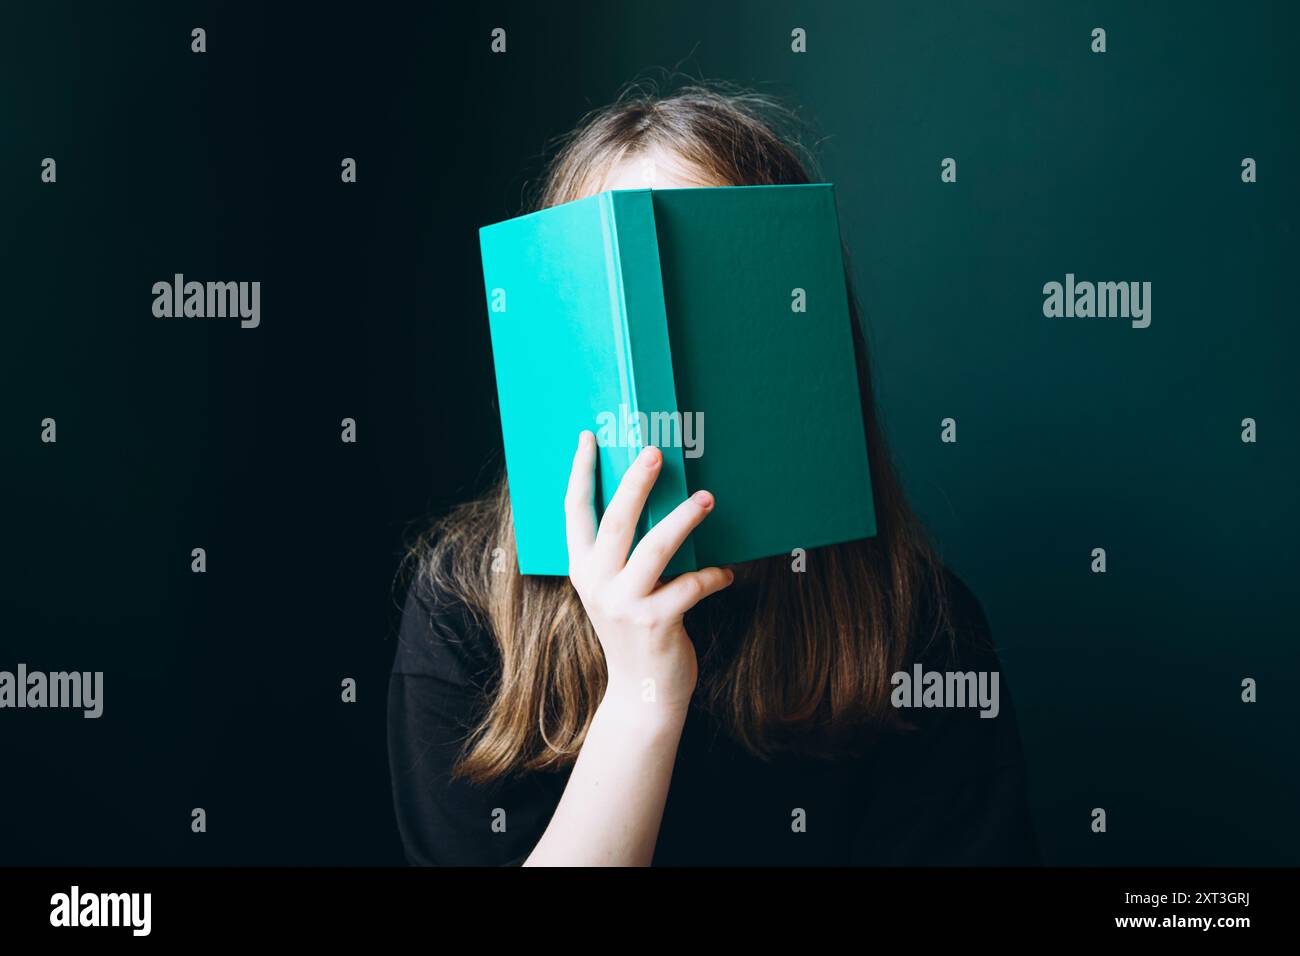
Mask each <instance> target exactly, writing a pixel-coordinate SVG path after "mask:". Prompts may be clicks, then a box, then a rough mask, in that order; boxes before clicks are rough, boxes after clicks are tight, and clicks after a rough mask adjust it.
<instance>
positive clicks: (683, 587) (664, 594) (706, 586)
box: [649, 568, 736, 618]
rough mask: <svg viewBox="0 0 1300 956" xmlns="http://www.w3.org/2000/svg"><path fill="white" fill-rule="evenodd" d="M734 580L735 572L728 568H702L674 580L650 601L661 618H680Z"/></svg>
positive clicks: (652, 595) (655, 593) (651, 596)
mask: <svg viewBox="0 0 1300 956" xmlns="http://www.w3.org/2000/svg"><path fill="white" fill-rule="evenodd" d="M734 580H736V575H735V572H733V571H728V570H727V569H726V568H701V569H700V570H699V571H691V572H689V573H687V574H682V575H678V576H677V577H675V578H673V579H672V580H671V581H669V582H668V583H667V584H665V585H664V586H663V587H661V588H660V589H659V590H658V591H655V592H654V593H653V594H651V595H650V597H649V601H650V604H651V606H652V607H654V608H655V609H656V610H657V611H658V613H659V615H660V616H661V617H665V618H666V617H680V616H681V615H683V614H685V613H686V612H687V611H689V610H690V609H691V608H693V607H695V605H697V604H699V603H700V602H701V601H703V600H704V599H705V598H706V597H708V596H709V595H710V594H717V593H718V592H719V591H721V590H722V589H723V588H725V587H727V586H728V585H730V584H731V582H732V581H734Z"/></svg>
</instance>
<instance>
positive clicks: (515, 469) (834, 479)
mask: <svg viewBox="0 0 1300 956" xmlns="http://www.w3.org/2000/svg"><path fill="white" fill-rule="evenodd" d="M479 240H480V248H481V252H482V260H483V277H484V284H485V289H486V292H487V302H488V321H489V326H490V329H491V338H492V355H493V362H494V365H495V369H496V382H497V397H498V403H499V406H500V412H501V432H502V437H503V439H504V444H505V458H506V477H507V480H508V482H509V486H510V505H511V512H512V515H513V519H514V528H515V544H516V548H517V551H518V555H519V570H520V572H521V573H523V574H554V575H563V574H567V573H568V563H569V562H568V549H567V544H566V541H565V522H564V494H565V489H566V487H567V485H568V479H569V472H570V469H571V467H572V463H573V455H574V451H575V450H576V448H577V441H578V433H579V432H580V431H582V430H583V429H590V430H591V431H593V432H594V433H595V434H596V439H597V446H598V456H597V457H598V465H597V471H598V474H597V479H598V480H597V492H596V501H595V506H596V514H597V517H598V518H599V516H600V515H601V514H603V512H604V509H605V508H606V507H607V506H608V504H609V501H610V499H611V498H612V497H613V495H614V491H615V490H616V489H617V487H618V483H619V480H620V479H621V478H622V477H623V474H624V473H625V472H626V471H627V469H628V467H629V466H630V465H631V464H632V462H633V461H635V460H636V457H637V455H638V454H639V453H640V451H641V449H642V448H643V447H644V446H645V445H647V444H652V445H655V446H657V447H658V448H660V449H661V450H662V451H663V454H664V466H663V470H662V472H661V473H660V475H659V478H658V480H657V481H656V482H655V486H654V489H653V490H652V492H651V494H650V498H649V500H648V501H647V503H646V507H645V510H644V512H643V513H642V522H641V527H640V528H639V529H638V536H637V537H638V540H639V539H640V537H641V535H643V534H644V533H645V532H646V531H647V530H648V529H649V528H651V527H653V526H654V525H655V524H656V523H657V522H659V521H660V520H661V519H662V518H664V516H666V515H667V514H668V513H669V512H670V511H672V509H673V508H675V507H676V506H677V505H678V504H680V503H681V502H682V501H683V500H685V499H686V498H687V496H689V495H690V494H692V493H693V492H695V491H699V490H701V489H706V490H708V491H710V492H712V493H713V494H714V496H715V497H716V501H717V503H716V506H715V508H714V510H713V512H712V513H711V514H710V515H709V516H708V517H707V518H705V520H704V522H703V524H701V525H700V526H699V527H698V528H697V529H696V530H695V532H694V533H693V534H692V535H691V537H690V538H689V539H688V540H687V541H686V543H685V544H684V545H683V546H682V548H681V549H680V550H679V551H678V552H677V554H676V556H675V557H674V558H673V560H672V562H671V563H670V564H669V566H668V569H667V572H666V573H668V574H680V573H682V572H685V571H690V570H696V569H698V568H702V567H708V566H710V565H726V564H734V563H738V562H742V561H749V560H753V559H756V558H762V557H767V556H771V555H777V554H790V553H791V552H792V551H793V550H794V549H795V548H804V549H807V548H815V547H819V546H821V545H827V544H835V543H838V542H842V541H851V540H855V539H859V538H867V537H871V536H873V535H875V533H876V521H875V510H874V505H873V499H872V490H871V476H870V471H869V467H868V460H867V443H866V436H865V433H864V429H863V421H862V408H861V398H860V393H859V389H858V376H857V367H856V364H855V362H854V355H853V338H852V326H851V324H850V323H851V322H852V318H851V315H850V312H849V305H848V294H847V289H846V285H845V275H844V261H843V258H842V253H841V247H840V232H839V222H838V218H837V215H836V211H835V194H834V189H833V187H831V186H830V185H822V184H818V185H798V186H735V187H715V188H701V189H653V190H651V189H636V190H614V191H610V192H603V193H600V194H598V195H595V196H590V197H587V198H585V199H579V200H577V201H575V202H570V203H566V204H564V205H561V206H554V207H552V208H550V209H545V210H542V211H540V212H535V213H531V214H529V215H526V216H520V217H517V218H515V219H510V220H507V221H505V222H500V223H496V224H494V225H490V226H485V227H483V228H482V229H481V230H480V232H479Z"/></svg>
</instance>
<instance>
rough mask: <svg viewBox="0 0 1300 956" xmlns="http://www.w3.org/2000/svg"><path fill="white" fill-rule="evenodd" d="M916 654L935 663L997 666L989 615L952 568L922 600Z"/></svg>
mask: <svg viewBox="0 0 1300 956" xmlns="http://www.w3.org/2000/svg"><path fill="white" fill-rule="evenodd" d="M919 617H920V622H921V623H920V628H919V632H918V634H917V645H916V649H915V657H916V659H917V660H919V661H921V662H923V663H925V664H927V665H931V666H934V667H939V668H943V667H948V668H953V667H976V666H984V667H996V665H997V652H996V649H995V644H994V639H993V634H992V631H991V630H990V628H989V621H988V616H987V615H986V614H985V613H984V606H983V605H982V604H981V603H980V600H979V598H978V597H976V596H975V592H974V591H972V590H971V588H970V586H969V585H967V584H966V582H965V581H964V580H963V579H962V578H961V577H959V576H958V575H957V574H956V573H955V572H954V571H953V570H952V569H951V568H949V567H947V566H942V567H940V569H939V572H938V575H937V581H936V582H935V583H933V584H932V585H931V586H930V587H929V588H927V589H926V591H925V593H924V595H923V597H922V600H921V613H920V616H919Z"/></svg>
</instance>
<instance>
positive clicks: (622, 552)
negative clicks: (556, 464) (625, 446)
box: [596, 445, 664, 570]
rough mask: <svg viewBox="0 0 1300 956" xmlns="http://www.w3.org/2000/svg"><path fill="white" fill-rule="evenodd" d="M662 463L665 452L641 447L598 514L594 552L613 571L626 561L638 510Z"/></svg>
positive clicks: (639, 517) (638, 515) (637, 518)
mask: <svg viewBox="0 0 1300 956" xmlns="http://www.w3.org/2000/svg"><path fill="white" fill-rule="evenodd" d="M663 463H664V455H663V452H661V451H660V450H659V449H658V448H655V447H654V446H653V445H647V446H646V447H645V448H644V449H642V451H641V454H640V455H638V456H637V459H636V461H634V462H633V463H632V467H631V468H629V469H628V470H627V472H626V473H625V474H624V475H623V480H622V481H620V482H619V483H618V490H616V491H615V492H614V497H613V498H612V499H611V500H610V502H609V507H608V508H606V509H605V513H604V514H603V515H601V518H600V528H599V529H598V530H597V531H596V554H597V556H598V559H599V560H600V561H601V562H602V563H604V564H605V565H606V566H607V567H609V568H611V569H612V570H621V569H622V567H623V564H624V562H626V561H627V553H628V551H629V550H630V549H631V547H632V538H633V537H634V536H635V535H636V525H637V522H638V521H639V520H640V519H641V509H642V508H644V507H645V500H646V498H647V497H648V496H649V494H650V488H651V486H653V485H654V483H655V479H656V478H658V477H659V470H660V468H661V466H662V465H663Z"/></svg>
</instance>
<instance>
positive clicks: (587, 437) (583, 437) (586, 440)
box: [578, 429, 591, 448]
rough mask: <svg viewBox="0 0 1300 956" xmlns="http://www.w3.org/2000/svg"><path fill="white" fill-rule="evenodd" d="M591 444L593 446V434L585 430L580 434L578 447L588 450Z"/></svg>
mask: <svg viewBox="0 0 1300 956" xmlns="http://www.w3.org/2000/svg"><path fill="white" fill-rule="evenodd" d="M590 444H591V432H589V431H587V430H586V429H583V430H582V431H580V432H578V447H579V448H586V447H587V446H588V445H590Z"/></svg>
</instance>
